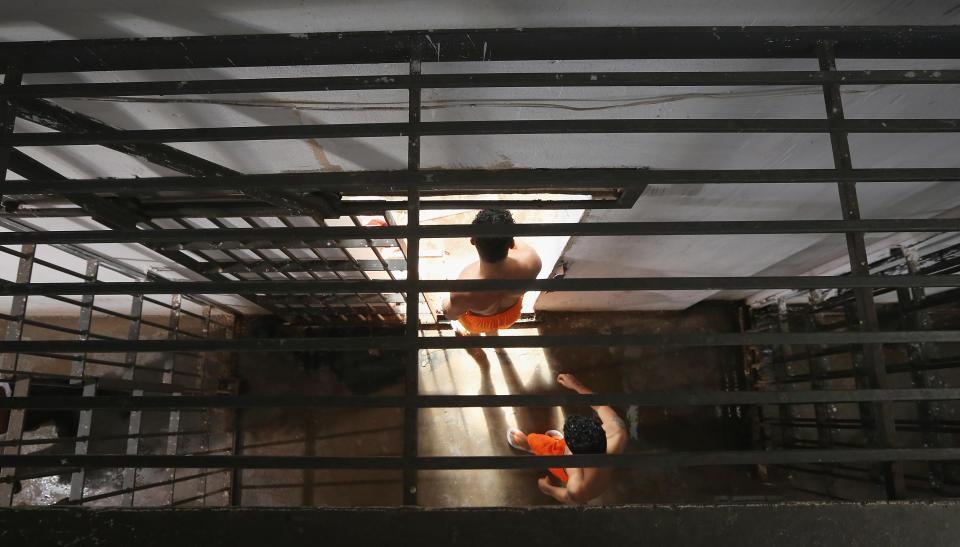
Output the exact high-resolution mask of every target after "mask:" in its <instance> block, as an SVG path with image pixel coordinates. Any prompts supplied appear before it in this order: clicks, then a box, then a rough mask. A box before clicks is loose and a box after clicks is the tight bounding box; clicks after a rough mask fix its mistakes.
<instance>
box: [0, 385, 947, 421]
mask: <svg viewBox="0 0 960 547" xmlns="http://www.w3.org/2000/svg"><path fill="white" fill-rule="evenodd" d="M957 399H960V388H903V389H855V390H829V389H824V390H809V391H687V390H683V391H665V392H647V393H598V394H591V395H578V394H572V393H553V394H530V395H420V396H418V397H417V399H416V401H414V402H413V403H411V404H413V405H414V406H417V407H418V408H467V407H475V408H479V407H553V406H597V405H609V406H629V405H635V406H652V407H673V406H736V405H742V406H747V405H801V404H827V403H834V404H837V403H864V402H877V401H886V402H914V401H953V400H957ZM405 402H406V399H405V397H404V396H399V395H398V396H379V395H377V396H375V395H369V396H367V395H364V396H354V395H309V396H307V395H282V396H253V395H244V396H225V395H180V396H177V397H171V396H169V395H163V396H159V395H152V396H144V395H138V396H136V397H135V398H125V397H116V396H98V397H77V396H67V395H65V396H59V397H55V396H31V397H9V398H4V399H0V408H19V409H25V410H26V409H29V410H76V409H105V410H123V411H128V410H129V411H136V410H173V409H182V410H185V409H204V408H233V409H237V408H300V407H335V408H390V407H400V406H404V405H405ZM793 419H797V418H793Z"/></svg>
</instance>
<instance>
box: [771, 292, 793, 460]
mask: <svg viewBox="0 0 960 547" xmlns="http://www.w3.org/2000/svg"><path fill="white" fill-rule="evenodd" d="M776 326H777V334H785V333H789V332H790V318H789V316H788V315H787V306H786V303H785V302H784V301H783V300H780V301H778V302H777V322H776ZM774 352H775V353H774V355H775V361H776V362H775V363H774V364H772V365H771V366H772V369H773V378H774V381H775V382H776V384H778V387H780V389H784V388H783V387H782V386H779V384H781V383H782V382H783V380H784V379H785V378H786V376H787V364H786V359H787V358H788V356H789V355H790V354H791V353H793V351H792V348H791V347H790V345H788V344H782V345H777V346H774ZM793 410H794V409H793V408H792V407H791V406H790V405H781V406H780V407H779V408H777V413H778V415H779V416H780V421H781V422H783V423H787V422H789V421H790V420H791V418H793V416H794V414H793ZM796 442H797V435H796V432H795V431H794V430H793V428H792V427H789V426H787V425H783V426H781V427H780V444H781V445H782V446H784V447H792V446H795V445H796Z"/></svg>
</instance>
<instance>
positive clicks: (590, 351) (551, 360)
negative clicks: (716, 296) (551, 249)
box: [537, 302, 780, 503]
mask: <svg viewBox="0 0 960 547" xmlns="http://www.w3.org/2000/svg"><path fill="white" fill-rule="evenodd" d="M736 311H737V309H736V305H732V304H725V303H712V302H706V303H702V304H698V305H696V306H693V307H691V308H690V309H688V310H684V311H676V312H674V311H669V312H668V311H662V312H656V311H655V312H630V313H624V312H583V313H561V312H539V313H538V314H537V317H538V320H539V321H540V323H541V324H540V328H539V330H540V334H542V335H576V334H616V335H630V334H633V333H637V334H639V333H649V332H665V333H666V332H677V333H679V332H704V333H707V332H737V331H738V330H739V324H738V321H737V313H736ZM545 353H546V358H547V362H548V364H549V367H550V370H551V372H552V375H553V376H554V377H556V375H557V374H559V373H564V372H566V373H572V374H575V375H576V376H577V377H578V378H579V379H580V380H581V381H582V382H583V383H584V384H585V385H586V386H588V387H590V388H591V389H593V390H594V391H595V392H597V393H623V392H626V393H638V392H644V391H675V390H690V391H717V390H723V389H725V385H728V384H727V383H725V381H724V378H725V376H726V375H728V374H729V373H730V370H731V369H736V368H738V367H742V362H743V360H742V355H741V350H740V348H736V347H731V348H723V347H711V348H666V347H665V348H661V347H647V346H642V347H641V346H636V347H620V348H615V347H611V348H556V349H550V348H547V349H545ZM549 391H557V392H559V391H563V388H562V387H560V386H558V385H554V387H553V388H549ZM563 410H564V412H565V414H568V415H569V414H588V413H591V412H592V410H591V409H590V408H589V407H582V408H581V407H565V408H564V409H563ZM615 410H616V411H617V413H618V414H619V415H620V417H621V418H623V420H624V421H625V422H626V425H627V428H628V430H629V433H630V442H629V444H628V446H627V452H649V451H699V450H733V449H738V448H739V449H744V448H746V447H747V446H748V444H747V443H748V442H749V437H748V436H747V435H746V434H745V433H747V432H748V431H749V429H747V428H746V427H745V423H744V422H743V420H741V419H731V418H730V417H728V416H727V415H726V414H725V413H724V412H723V409H721V408H719V407H684V408H656V407H626V408H625V407H616V408H615ZM558 425H561V424H558ZM558 429H560V427H558ZM617 473H618V475H617V482H616V484H615V485H614V486H613V487H612V488H611V490H610V491H608V492H607V493H606V494H604V496H602V497H601V498H600V499H601V500H602V502H603V503H628V502H629V503H657V502H679V501H684V502H707V501H715V500H720V499H724V500H731V499H744V500H748V499H757V498H758V497H760V498H764V497H767V496H771V495H773V496H779V495H780V493H778V492H774V491H772V490H771V489H770V488H767V487H765V486H764V485H763V484H762V483H761V482H760V481H759V480H758V479H757V477H755V476H753V474H752V473H751V469H750V468H739V469H738V468H729V467H727V468H686V469H656V470H623V469H621V470H619V471H618V472H617Z"/></svg>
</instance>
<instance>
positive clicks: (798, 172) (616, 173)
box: [4, 168, 960, 195]
mask: <svg viewBox="0 0 960 547" xmlns="http://www.w3.org/2000/svg"><path fill="white" fill-rule="evenodd" d="M956 181H960V169H958V168H903V169H849V170H843V171H837V170H834V169H753V170H732V169H731V170H684V169H647V168H597V169H496V170H491V169H432V170H429V169H424V170H420V171H407V170H403V171H399V170H398V171H340V172H317V173H270V174H262V175H229V176H220V177H151V178H129V179H72V180H31V181H7V182H5V183H4V193H5V194H56V195H73V194H88V193H110V194H117V195H127V194H129V195H143V194H150V193H157V192H175V191H188V192H189V191H193V192H196V191H198V190H202V191H204V192H207V191H220V190H235V191H243V190H248V189H273V190H302V191H336V192H343V191H348V190H351V191H370V192H374V193H375V192H382V191H390V192H400V191H403V190H404V189H405V188H406V187H407V186H408V185H410V184H417V185H418V187H420V189H421V190H422V191H427V190H437V189H445V190H450V191H458V190H465V189H470V190H479V189H502V190H504V191H506V190H509V189H511V188H528V189H529V188H531V187H533V188H543V189H545V190H553V191H557V190H562V189H564V188H565V187H570V186H573V187H578V188H604V189H609V188H626V187H630V188H633V187H642V186H646V185H648V184H782V183H790V184H822V183H833V184H835V183H837V182H956Z"/></svg>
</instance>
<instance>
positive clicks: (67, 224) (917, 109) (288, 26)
mask: <svg viewBox="0 0 960 547" xmlns="http://www.w3.org/2000/svg"><path fill="white" fill-rule="evenodd" d="M586 6H589V7H586ZM958 23H960V4H958V3H957V0H953V1H949V2H913V1H889V2H876V1H870V0H863V1H857V0H853V1H846V2H842V1H836V0H816V1H807V2H775V1H769V0H767V1H762V0H757V1H749V2H740V3H738V5H737V8H735V9H730V8H726V7H725V8H724V9H718V8H717V7H716V4H715V3H713V2H704V1H699V2H677V1H670V0H663V1H656V2H650V1H647V2H636V1H595V2H590V3H589V4H585V3H583V2H569V1H560V2H556V1H554V2H515V1H510V2H508V1H500V0H496V1H494V0H486V1H483V0H480V1H472V2H459V1H457V2H449V1H448V2H439V1H436V2H428V1H396V0H393V1H382V2H364V3H358V2H334V1H326V2H322V3H316V4H315V5H310V4H307V3H304V2H302V1H296V2H293V1H286V0H282V1H274V2H270V3H264V2H259V1H258V2H253V1H251V0H230V1H196V0H191V1H189V2H188V1H186V0H167V1H164V2H155V1H151V2H146V1H142V0H134V1H130V0H125V1H122V2H121V1H117V0H88V1H86V2H82V3H64V2H60V1H56V0H30V1H26V0H6V1H5V2H4V5H3V8H2V10H0V39H3V40H11V41H12V40H42V39H70V38H102V37H121V36H178V35H202V34H240V33H269V32H321V31H351V30H394V29H423V28H481V27H547V26H607V25H621V26H627V25H629V26H646V25H650V26H656V25H883V24H897V25H903V24H911V25H944V24H958ZM901 66H902V67H905V68H911V69H922V68H935V69H943V68H960V61H938V62H902V61H898V62H883V61H857V62H844V61H841V66H840V68H851V69H855V68H880V67H883V68H895V67H901ZM403 69H404V67H402V66H396V65H390V66H356V67H336V68H334V67H291V68H264V69H216V70H190V71H186V72H187V74H186V75H185V76H184V75H183V72H180V73H178V74H177V76H176V77H178V78H180V77H186V78H211V77H225V76H230V77H252V76H305V75H330V74H338V75H340V74H388V73H399V72H401V71H402V70H403ZM748 69H758V70H767V69H780V70H789V69H796V70H813V69H816V64H815V62H814V61H813V60H789V59H788V60H776V61H756V60H741V61H711V62H700V61H669V62H665V61H642V62H641V61H637V62H594V63H585V62H563V63H549V62H543V63H498V62H488V63H483V64H482V65H479V66H478V65H470V66H466V65H464V64H442V65H441V64H430V65H426V67H425V70H427V71H431V72H466V71H470V72H499V71H507V70H525V71H526V70H529V71H539V70H549V71H562V70H569V71H577V70H668V71H669V70H748ZM173 74H174V73H172V72H166V71H152V72H136V73H134V72H126V73H85V74H56V75H53V74H49V75H47V74H36V75H28V76H27V77H26V78H25V82H27V83H41V82H64V81H122V80H136V79H147V78H169V77H172V76H173ZM820 93H821V92H820V89H819V88H817V87H790V88H781V87H777V88H773V87H768V88H658V89H629V88H602V89H515V90H499V89H480V90H429V91H427V92H425V96H424V105H425V107H426V108H427V110H426V112H425V114H424V120H426V121H434V120H435V121H441V120H467V119H469V120H495V119H583V118H604V117H617V118H698V117H699V118H724V117H746V118H772V117H796V118H807V117H811V118H813V117H816V118H820V117H823V105H822V98H821V95H820ZM958 96H960V86H914V87H910V88H908V87H907V86H874V87H862V88H855V87H848V88H845V94H844V101H845V107H846V110H847V115H848V117H851V118H858V117H919V118H923V117H960V101H957V97H958ZM196 99H198V98H197V97H176V98H169V99H164V98H160V99H158V100H152V101H134V102H130V101H120V100H115V99H107V100H97V101H89V100H88V101H83V100H58V101H57V102H58V103H59V104H62V105H64V106H67V107H69V108H72V109H76V110H79V111H81V112H84V113H87V114H89V115H91V116H94V117H96V118H99V119H101V120H103V121H106V122H108V123H110V124H113V125H116V126H119V127H123V128H128V129H135V128H167V127H201V126H217V125H220V126H223V125H260V124H297V123H338V122H339V123H351V122H377V121H402V120H403V119H404V118H405V116H406V110H405V94H404V93H401V92H391V91H380V92H370V91H366V92H333V93H296V94H261V95H256V96H251V95H236V96H226V95H218V96H205V97H203V99H204V100H203V101H197V100H196ZM18 130H21V131H36V130H39V129H38V128H37V127H35V126H32V125H31V124H29V123H21V124H19V125H18ZM175 146H176V147H178V148H181V149H183V150H187V151H189V152H191V153H194V154H197V155H199V156H202V157H204V158H207V159H209V160H212V161H215V162H217V163H220V164H222V165H225V166H227V167H230V168H232V169H235V170H238V171H242V172H247V173H258V172H289V171H316V170H331V169H338V170H339V169H346V170H356V169H396V168H401V167H403V166H404V165H405V155H406V145H405V141H404V140H402V139H388V138H383V139H352V140H343V139H341V140H309V141H274V142H243V143H216V144H202V143H198V144H193V143H187V144H177V145H175ZM851 146H852V149H853V158H854V164H855V166H856V167H905V166H937V167H960V159H958V154H956V150H957V149H958V147H960V136H957V135H908V136H889V137H887V136H885V137H880V136H853V137H851ZM25 151H26V152H27V153H29V154H31V155H33V156H35V157H37V158H38V159H42V160H43V161H44V162H45V163H48V164H49V165H51V166H52V167H54V168H55V169H57V170H59V171H60V172H62V173H63V174H65V175H67V176H71V177H95V176H140V177H150V176H158V175H168V174H172V173H170V172H169V171H167V170H165V169H163V168H159V167H156V166H151V165H148V164H145V163H143V162H140V161H138V160H135V159H131V158H128V157H124V156H122V155H121V154H118V153H115V152H110V151H108V150H105V149H102V148H99V147H61V148H57V149H47V150H40V149H26V150H25ZM423 165H424V167H488V168H489V167H504V166H511V165H512V166H516V167H609V166H649V167H652V168H681V167H683V168H702V169H742V168H803V167H810V168H824V167H830V166H832V158H831V154H830V145H829V142H828V140H827V138H826V136H819V135H796V136H794V135H760V136H750V135H733V134H731V135H718V136H711V135H699V134H687V135H605V136H604V135H554V136H485V137H442V138H441V137H435V138H425V139H424V144H423ZM860 192H861V201H862V204H863V211H864V216H865V217H874V218H878V217H931V216H957V210H956V209H957V208H960V192H956V190H951V188H950V187H949V186H948V185H947V184H915V185H900V184H887V185H873V186H867V185H863V186H862V187H861V190H860ZM839 211H840V210H839V205H838V203H837V197H836V188H835V187H834V186H832V185H807V186H802V187H801V186H799V185H781V186H773V185H771V186H757V187H746V186H736V185H727V186H723V187H719V186H710V185H707V186H702V187H691V186H682V187H680V186H677V187H671V186H653V187H650V188H648V189H647V191H646V192H645V194H644V195H643V196H642V197H641V198H640V200H639V201H638V203H637V205H636V206H635V207H634V209H633V210H631V211H615V212H611V211H606V212H590V213H588V214H587V221H591V222H596V221H607V220H748V219H766V220H775V219H833V218H839ZM76 222H77V221H66V220H64V221H57V222H54V221H50V220H43V221H36V222H35V225H36V226H37V227H40V228H45V229H51V228H55V229H79V228H81V227H83V226H89V224H90V223H89V222H84V221H79V222H80V223H79V224H76ZM885 238H886V236H885V235H883V234H879V235H877V236H876V237H873V238H871V241H872V242H874V243H877V242H878V241H879V240H881V239H885ZM888 243H890V242H889V241H884V242H883V243H882V244H879V245H877V246H875V247H874V250H875V251H876V252H885V249H886V248H887V245H888ZM118 247H119V246H112V248H111V252H112V253H114V254H115V253H117V252H129V253H131V255H130V259H131V260H136V261H139V263H142V264H144V267H155V268H164V267H169V266H170V265H169V264H166V263H165V261H164V259H162V257H159V256H155V255H152V253H150V254H144V253H143V252H142V251H137V250H134V249H128V250H126V251H120V250H118ZM844 256H845V251H844V247H843V241H842V237H837V236H829V237H817V236H751V237H746V236H738V237H732V236H731V237H727V236H711V237H700V238H693V237H651V238H639V239H627V238H577V239H574V240H573V241H571V243H570V246H569V248H568V250H567V252H566V254H565V256H564V259H565V260H566V261H568V262H569V263H570V270H569V275H570V276H615V275H651V276H652V275H751V274H771V275H774V274H802V273H806V272H810V271H814V270H816V269H818V268H823V267H825V266H826V265H829V264H834V263H836V261H837V260H838V259H842V258H843V257H844ZM711 296H713V297H724V298H740V297H743V296H745V295H744V294H742V293H726V294H721V295H716V294H714V293H708V292H697V293H694V292H687V293H671V294H656V293H649V292H644V293H640V292H637V293H629V294H601V295H594V297H593V298H591V299H585V298H583V296H582V295H573V294H564V293H553V294H548V295H544V296H543V297H542V298H541V300H540V307H541V308H549V309H603V308H611V307H613V308H620V309H627V308H633V309H636V308H647V309H650V308H654V309H659V308H682V307H686V306H688V305H690V304H692V303H695V302H697V301H699V300H701V299H703V298H707V297H711Z"/></svg>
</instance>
